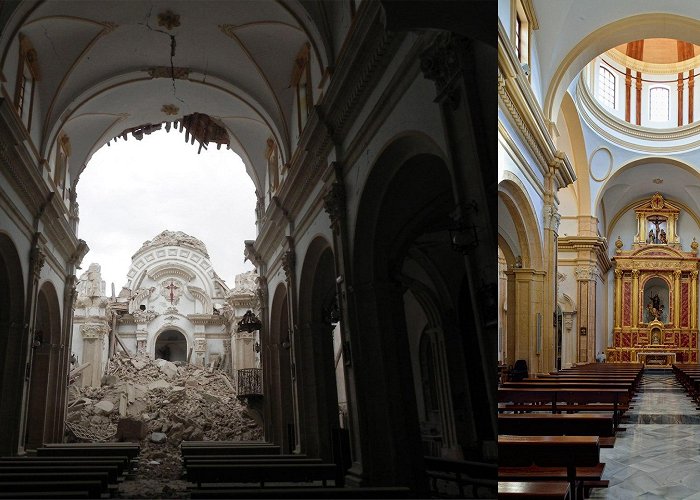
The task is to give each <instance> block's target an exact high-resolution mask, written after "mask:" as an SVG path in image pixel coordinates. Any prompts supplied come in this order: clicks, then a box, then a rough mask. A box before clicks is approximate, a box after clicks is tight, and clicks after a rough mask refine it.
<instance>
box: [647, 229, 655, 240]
mask: <svg viewBox="0 0 700 500" xmlns="http://www.w3.org/2000/svg"><path fill="white" fill-rule="evenodd" d="M647 243H656V236H654V230H653V229H650V230H649V236H648V237H647Z"/></svg>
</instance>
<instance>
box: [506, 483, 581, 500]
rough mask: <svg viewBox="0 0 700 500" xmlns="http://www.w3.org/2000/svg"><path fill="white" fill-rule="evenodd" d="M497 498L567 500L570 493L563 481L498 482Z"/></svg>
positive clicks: (567, 485) (567, 484)
mask: <svg viewBox="0 0 700 500" xmlns="http://www.w3.org/2000/svg"><path fill="white" fill-rule="evenodd" d="M498 498H513V499H517V500H540V499H542V500H547V499H552V500H569V499H570V498H571V491H570V486H569V483H567V482H565V481H547V482H532V481H499V482H498Z"/></svg>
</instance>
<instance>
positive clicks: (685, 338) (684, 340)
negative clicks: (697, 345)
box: [681, 332, 690, 347]
mask: <svg viewBox="0 0 700 500" xmlns="http://www.w3.org/2000/svg"><path fill="white" fill-rule="evenodd" d="M681 347H690V334H688V333H685V332H684V333H681Z"/></svg>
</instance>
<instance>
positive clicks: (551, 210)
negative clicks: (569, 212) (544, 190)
mask: <svg viewBox="0 0 700 500" xmlns="http://www.w3.org/2000/svg"><path fill="white" fill-rule="evenodd" d="M542 218H543V220H544V227H545V229H551V230H552V231H554V232H555V233H558V232H559V222H560V221H561V215H560V214H559V210H557V207H556V205H552V204H549V203H548V204H546V205H545V206H544V207H543V209H542Z"/></svg>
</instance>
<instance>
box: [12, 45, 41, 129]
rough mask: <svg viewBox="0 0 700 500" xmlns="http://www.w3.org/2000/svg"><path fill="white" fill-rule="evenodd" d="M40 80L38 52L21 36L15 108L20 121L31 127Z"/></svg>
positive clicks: (28, 127)
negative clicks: (35, 96) (37, 86)
mask: <svg viewBox="0 0 700 500" xmlns="http://www.w3.org/2000/svg"><path fill="white" fill-rule="evenodd" d="M38 80H39V65H38V61H37V54H36V50H34V47H33V46H32V43H31V41H30V40H29V38H27V37H26V36H25V35H23V34H20V35H19V63H18V67H17V85H16V87H15V108H16V109H17V114H18V115H19V117H20V119H21V120H22V121H23V122H24V124H25V125H26V126H27V130H29V129H30V127H31V117H32V104H33V103H32V99H33V97H34V87H35V82H36V81H38Z"/></svg>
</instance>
